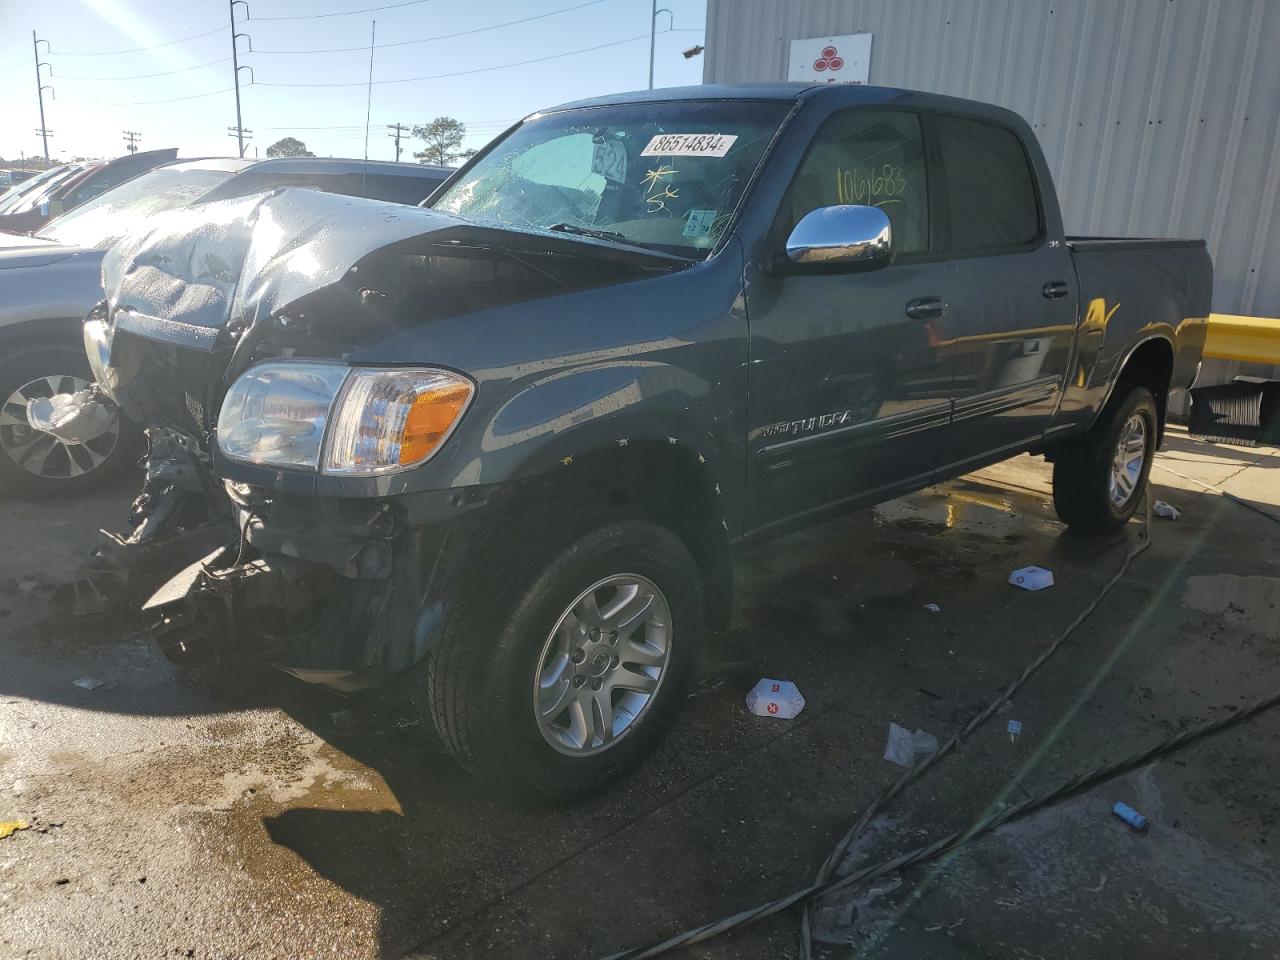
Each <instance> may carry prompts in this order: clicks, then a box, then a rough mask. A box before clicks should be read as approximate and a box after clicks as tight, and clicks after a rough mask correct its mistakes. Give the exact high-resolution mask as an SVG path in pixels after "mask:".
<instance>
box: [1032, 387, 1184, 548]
mask: <svg viewBox="0 0 1280 960" xmlns="http://www.w3.org/2000/svg"><path fill="white" fill-rule="evenodd" d="M1158 431H1159V414H1158V413H1157V411H1156V401H1155V397H1153V396H1152V395H1151V391H1150V390H1148V389H1147V388H1146V387H1133V388H1131V389H1130V390H1129V392H1128V393H1127V394H1125V395H1124V396H1123V397H1122V398H1120V400H1119V402H1115V403H1112V404H1109V405H1108V407H1107V409H1106V410H1105V411H1103V414H1102V417H1101V418H1100V419H1099V421H1098V422H1097V423H1095V424H1094V425H1093V427H1092V428H1091V429H1090V430H1089V432H1088V433H1087V434H1085V435H1084V436H1083V437H1081V438H1080V439H1078V440H1076V441H1074V442H1073V443H1072V445H1071V446H1070V447H1069V448H1068V449H1066V450H1064V451H1062V452H1061V453H1060V454H1059V456H1058V459H1057V461H1056V462H1055V463H1054V465H1053V505H1054V508H1055V509H1056V510H1057V512H1058V517H1059V519H1061V520H1062V522H1063V523H1065V524H1067V525H1068V526H1069V527H1071V528H1072V529H1075V530H1080V531H1083V532H1085V533H1107V532H1110V531H1113V530H1118V529H1119V528H1120V527H1122V526H1124V525H1125V524H1126V523H1128V522H1129V518H1130V517H1132V516H1133V514H1134V511H1136V510H1137V509H1138V503H1139V501H1140V500H1141V498H1142V490H1143V487H1144V485H1145V484H1146V482H1147V475H1148V474H1149V473H1150V472H1151V463H1152V460H1153V459H1154V457H1155V449H1156V439H1157V437H1158V436H1159V432H1158ZM1122 448H1123V449H1122Z"/></svg>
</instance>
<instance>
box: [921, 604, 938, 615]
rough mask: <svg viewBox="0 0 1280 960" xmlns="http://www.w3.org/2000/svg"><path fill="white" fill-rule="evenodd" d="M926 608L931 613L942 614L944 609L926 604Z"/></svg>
mask: <svg viewBox="0 0 1280 960" xmlns="http://www.w3.org/2000/svg"><path fill="white" fill-rule="evenodd" d="M924 608H925V609H926V610H928V611H929V612H930V613H941V612H942V608H941V607H940V606H938V605H937V604H936V603H926V604H925V605H924Z"/></svg>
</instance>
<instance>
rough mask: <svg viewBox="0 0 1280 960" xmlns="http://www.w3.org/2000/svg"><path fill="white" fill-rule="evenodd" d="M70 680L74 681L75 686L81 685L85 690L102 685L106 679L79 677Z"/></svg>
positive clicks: (94, 688)
mask: <svg viewBox="0 0 1280 960" xmlns="http://www.w3.org/2000/svg"><path fill="white" fill-rule="evenodd" d="M71 682H72V683H74V684H75V685H76V686H77V687H81V688H83V689H85V690H97V689H98V688H99V687H101V686H103V685H104V684H105V683H106V682H107V681H105V680H99V679H97V678H96V677H81V678H80V679H78V680H72V681H71Z"/></svg>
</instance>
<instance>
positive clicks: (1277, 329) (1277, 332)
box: [1204, 313, 1280, 364]
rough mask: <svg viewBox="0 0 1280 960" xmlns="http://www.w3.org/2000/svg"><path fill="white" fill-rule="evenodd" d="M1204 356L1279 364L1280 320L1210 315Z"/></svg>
mask: <svg viewBox="0 0 1280 960" xmlns="http://www.w3.org/2000/svg"><path fill="white" fill-rule="evenodd" d="M1204 355H1205V356H1206V357H1216V358H1218V359H1221V360H1244V361H1246V362H1248V363H1271V364H1280V319H1277V318H1274V317H1238V316H1235V315H1234V314H1230V313H1211V314H1209V327H1208V332H1207V334H1206V335H1205V341H1204Z"/></svg>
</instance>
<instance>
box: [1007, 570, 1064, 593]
mask: <svg viewBox="0 0 1280 960" xmlns="http://www.w3.org/2000/svg"><path fill="white" fill-rule="evenodd" d="M1009 582H1010V583H1012V584H1013V585H1014V586H1015V587H1021V588H1022V589H1023V590H1043V589H1044V588H1045V587H1052V586H1053V571H1052V570H1046V569H1045V568H1044V567H1022V568H1020V569H1018V570H1015V571H1013V573H1011V574H1009Z"/></svg>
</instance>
